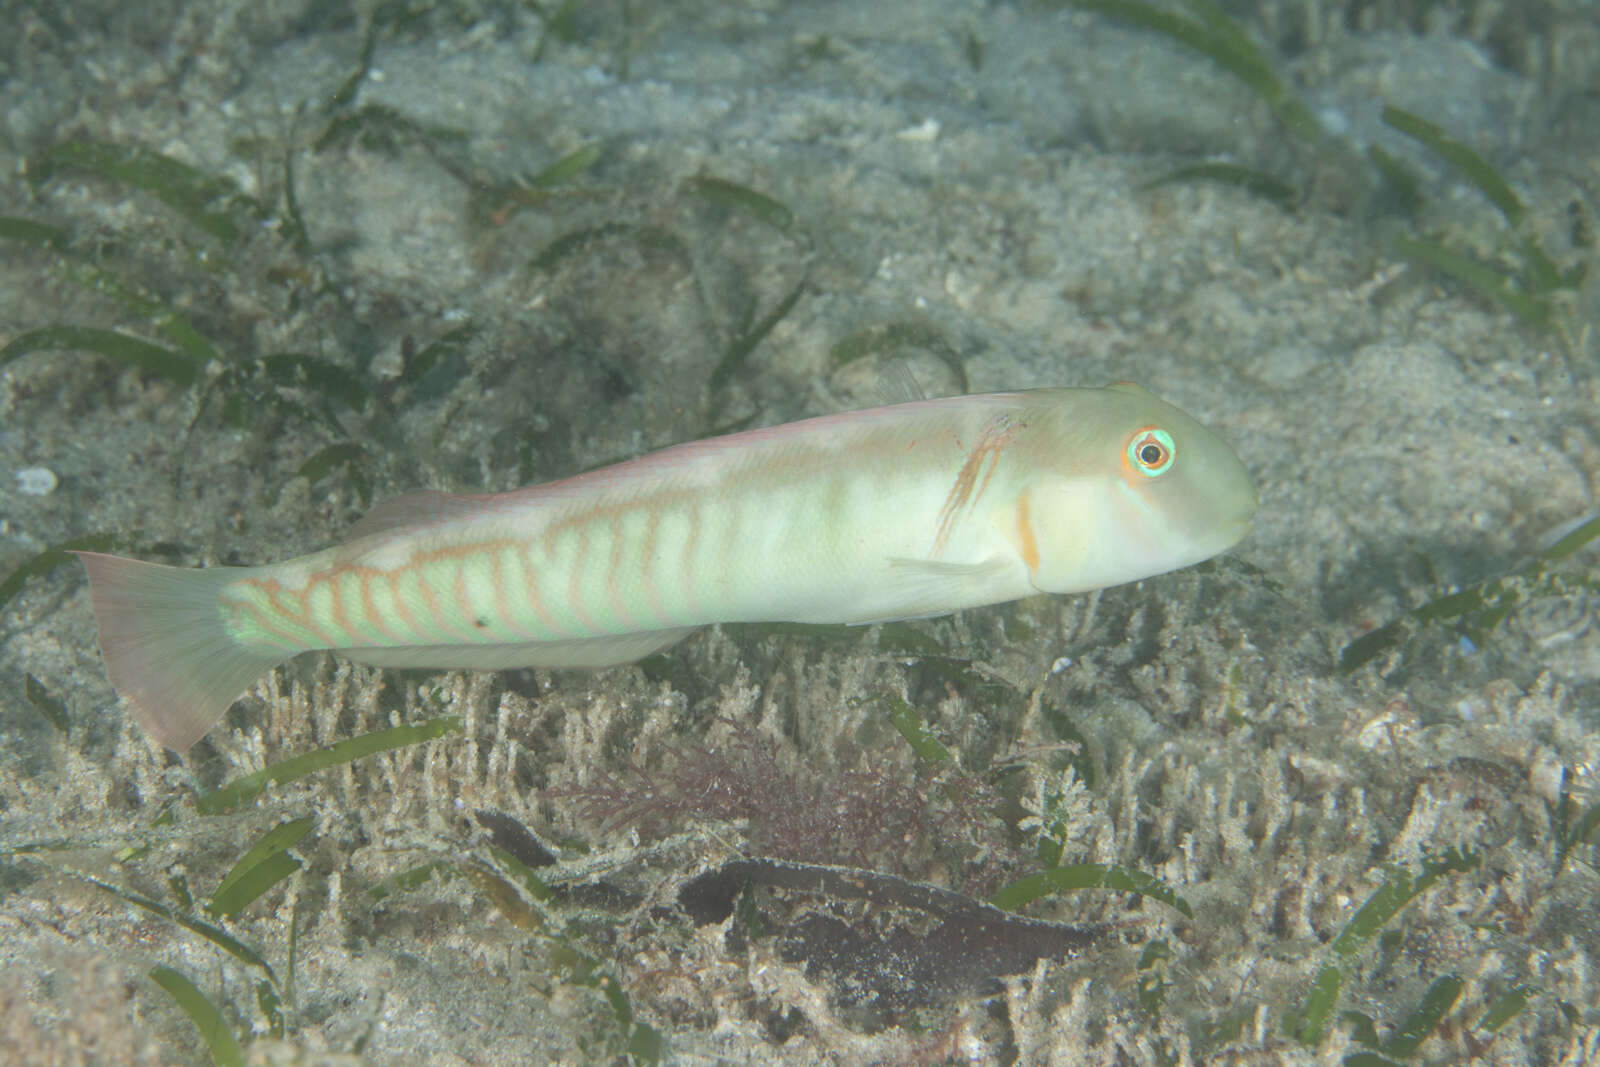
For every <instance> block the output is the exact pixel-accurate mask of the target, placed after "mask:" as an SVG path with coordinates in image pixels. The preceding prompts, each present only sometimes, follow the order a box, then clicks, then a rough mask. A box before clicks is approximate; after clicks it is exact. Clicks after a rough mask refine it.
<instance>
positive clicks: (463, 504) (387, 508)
mask: <svg viewBox="0 0 1600 1067" xmlns="http://www.w3.org/2000/svg"><path fill="white" fill-rule="evenodd" d="M487 499H489V498H487V497H482V496H458V495H456V494H454V493H441V492H439V491H438V490H436V489H428V490H424V491H423V492H420V493H406V494H405V495H404V496H397V497H391V498H390V499H388V500H380V501H379V502H378V503H377V504H375V505H374V506H373V508H372V510H371V511H369V512H367V513H366V514H365V515H363V516H361V518H360V519H359V520H357V522H356V524H355V525H354V526H352V527H351V528H350V533H349V534H348V535H347V538H346V539H347V540H350V541H359V540H360V539H362V538H364V537H372V536H374V535H376V534H386V533H394V532H395V531H397V530H410V529H415V528H416V527H419V526H431V525H434V524H435V523H440V522H449V521H450V520H452V519H466V518H471V517H473V516H477V515H482V514H483V513H484V510H485V502H486V500H487Z"/></svg>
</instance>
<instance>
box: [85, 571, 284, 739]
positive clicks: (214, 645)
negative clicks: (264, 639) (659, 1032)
mask: <svg viewBox="0 0 1600 1067" xmlns="http://www.w3.org/2000/svg"><path fill="white" fill-rule="evenodd" d="M75 555H76V556H77V557H78V558H79V559H80V560H82V561H83V565H84V567H86V568H87V569H88V571H89V598H90V600H92V601H93V603H94V616H95V620H96V621H97V622H98V623H99V624H100V654H101V656H102V657H104V659H105V661H106V673H107V674H108V675H109V676H110V678H111V684H112V686H114V687H115V688H116V690H117V693H118V694H119V695H121V696H122V697H123V699H125V700H126V701H127V702H128V705H129V706H130V707H131V708H132V709H133V714H134V717H135V718H136V719H138V720H139V725H141V726H143V727H144V728H145V730H147V731H148V732H149V733H150V735H151V736H152V737H154V738H155V739H156V740H157V741H160V742H161V743H162V744H163V745H166V746H167V747H168V748H171V749H176V750H177V751H179V752H182V751H183V750H184V749H186V748H188V747H189V746H190V745H192V744H194V743H195V742H196V741H198V740H200V738H202V737H204V736H205V735H206V733H207V732H209V731H210V729H211V728H212V727H213V726H215V725H216V723H217V720H218V719H220V718H222V715H223V713H224V712H226V711H227V710H228V706H229V705H230V704H232V703H233V702H234V701H235V700H237V699H238V698H239V695H240V694H241V693H243V692H244V691H245V690H246V689H248V688H249V687H250V685H251V683H253V682H254V681H255V680H256V679H257V678H259V677H261V675H263V674H265V673H266V672H267V671H269V670H271V669H272V668H273V667H275V666H277V665H278V664H279V663H281V662H283V660H284V658H285V657H284V655H283V654H282V653H275V652H261V651H256V650H252V649H250V648H248V647H247V646H245V645H241V644H240V643H239V642H237V641H235V640H234V639H233V638H231V637H230V636H228V632H227V630H225V629H224V628H223V625H222V615H221V611H220V595H221V592H222V589H223V587H224V586H226V585H227V584H228V583H229V582H231V581H233V580H234V579H235V578H236V577H237V572H236V571H234V572H231V573H230V570H229V569H227V568H211V569H203V570H195V569H191V568H187V567H164V566H161V565H160V564H156V563H141V562H140V561H138V560H133V559H123V558H122V557H121V556H108V555H105V554H103V553H100V552H78V553H75Z"/></svg>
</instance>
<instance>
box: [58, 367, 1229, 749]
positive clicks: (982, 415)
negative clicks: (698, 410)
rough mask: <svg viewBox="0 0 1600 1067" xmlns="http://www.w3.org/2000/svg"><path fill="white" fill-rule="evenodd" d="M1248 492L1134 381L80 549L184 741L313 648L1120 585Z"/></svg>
mask: <svg viewBox="0 0 1600 1067" xmlns="http://www.w3.org/2000/svg"><path fill="white" fill-rule="evenodd" d="M1256 507H1257V498H1256V492H1255V488H1254V486H1253V485H1252V484H1251V482H1250V478H1249V475H1248V474H1247V473H1246V471H1245V469H1244V466H1243V465H1242V464H1241V463H1240V462H1239V459H1238V457H1237V456H1235V455H1234V453H1233V452H1232V450H1231V449H1229V448H1228V446H1227V445H1226V444H1224V443H1223V442H1222V441H1221V439H1220V438H1218V437H1217V436H1216V435H1215V434H1213V433H1211V431H1209V430H1207V429H1206V428H1204V427H1203V426H1201V425H1200V424H1199V423H1197V422H1195V420H1194V419H1192V418H1190V417H1189V416H1188V415H1186V414H1185V413H1183V412H1182V411H1180V410H1179V409H1177V408H1175V407H1172V406H1171V405H1169V404H1167V403H1165V402H1164V401H1161V400H1160V399H1158V398H1156V397H1155V396H1153V395H1151V394H1150V393H1148V392H1146V391H1145V390H1143V389H1141V388H1139V387H1138V386H1135V385H1130V384H1126V383H1119V384H1117V385H1113V386H1108V387H1106V388H1104V389H1043V390H1037V391H1033V392H1022V393H991V394H981V395H976V396H963V397H950V398H946V399H942V400H929V401H918V402H915V403H910V404H898V405H893V406H889V407H882V408H872V409H868V410H866V411H857V412H849V413H845V414H840V415H830V416H824V417H822V418H816V419H807V420H804V421H801V422H796V423H789V424H787V425H783V426H776V427H768V428H763V429H758V430H750V431H746V432H743V433H738V434H732V435H729V436H726V437H719V438H712V439H709V440H705V441H695V442H690V443H688V444H684V445H678V446H675V447H672V448H667V449H663V450H661V451H659V452H655V453H651V454H650V455H647V456H643V457H641V458H639V459H637V460H632V461H630V462H627V463H621V464H617V465H616V466H613V467H608V468H605V469H603V470H599V471H594V472H591V473H589V474H584V475H579V476H577V477H575V478H568V479H565V480H562V481H557V482H551V483H548V484H544V485H535V486H530V487H528V488H526V489H520V490H517V491H515V492H511V493H500V494H493V495H483V496H451V495H449V494H444V493H424V494H417V495H415V496H412V497H403V498H400V499H398V500H396V501H389V502H386V503H384V504H381V505H379V507H378V508H377V509H375V511H374V513H373V514H372V515H371V516H369V517H368V519H366V520H364V521H363V523H362V524H361V525H360V526H359V527H358V529H357V531H356V534H355V536H353V537H352V538H351V540H349V541H348V542H347V543H345V544H344V545H341V546H339V547H337V548H334V549H328V550H325V551H323V552H320V553H315V554H312V555H309V556H304V557H300V558H298V559H293V560H287V561H284V562H282V563H278V564H271V565H267V566H261V567H251V568H242V569H240V568H209V569H203V570H185V569H180V568H172V567H159V566H156V565H153V564H147V563H140V562H137V561H133V560H125V559H120V558H118V557H114V556H108V555H104V554H96V553H82V554H80V555H81V558H82V559H83V561H84V564H85V566H86V567H87V569H88V571H89V577H90V593H91V597H92V599H93V601H94V609H95V614H96V617H97V619H98V621H99V624H100V641H101V649H102V653H103V655H104V658H105V661H106V665H107V672H108V674H109V675H110V676H111V680H112V684H113V685H114V686H115V687H116V689H117V691H118V692H119V693H120V694H121V695H122V696H123V697H124V698H126V699H127V701H128V703H129V705H130V706H131V707H132V709H133V711H134V714H135V715H136V716H137V717H138V718H139V720H140V722H141V723H143V724H144V726H145V727H146V729H148V730H149V731H150V732H151V733H152V734H153V735H154V736H155V737H156V738H157V739H158V740H160V741H161V742H162V743H163V744H166V745H168V746H170V747H172V748H176V749H183V748H185V747H187V746H188V745H190V744H192V743H193V742H194V741H195V740H197V739H198V738H199V737H200V736H202V735H203V734H204V733H205V732H206V731H207V730H209V729H210V728H211V726H212V725H213V724H214V723H215V721H216V720H217V719H218V718H220V717H221V715H222V713H223V712H224V711H226V710H227V707H228V705H229V704H230V703H231V702H232V701H233V700H234V699H235V698H236V697H237V696H238V694H239V693H240V692H241V691H243V690H244V689H245V688H246V687H247V686H248V685H249V684H250V683H251V682H252V681H253V680H255V679H256V678H257V677H259V676H260V675H261V674H262V673H263V672H265V671H266V670H269V669H270V668H271V667H272V666H274V665H275V664H277V663H280V662H282V661H284V660H286V659H288V658H289V657H291V656H293V655H295V654H298V653H300V652H309V651H315V650H321V649H328V650H333V651H335V652H337V653H338V654H341V655H347V656H350V657H352V658H355V659H358V660H361V661H363V662H367V663H374V664H378V665H383V666H409V667H469V668H477V669H499V668H503V667H511V666H541V667H562V666H567V667H585V668H597V667H605V666H610V665H613V664H617V663H625V662H629V661H631V660H633V659H637V658H639V657H641V656H644V655H647V654H650V653H652V652H655V651H657V650H659V649H661V648H663V647H665V646H666V645H669V644H671V643H672V642H673V641H676V640H678V639H680V638H682V637H683V636H685V635H686V634H688V633H690V632H692V631H693V630H694V629H696V628H698V627H700V626H704V625H708V624H711V623H717V622H805V623H872V622H884V621H889V620H893V619H904V618H913V617H920V616H927V615H939V614H947V613H949V612H953V611H960V610H962V609H965V608H970V607H976V606H980V605H983V604H993V603H1000V602H1003V601H1007V600H1014V599H1017V598H1020V597H1024V596H1029V595H1032V594H1034V593H1036V592H1078V591H1084V590H1089V589H1097V588H1101V587H1104V586H1107V585H1114V584H1117V583H1119V582H1127V581H1135V580H1138V579H1140V578H1145V577H1149V576H1151V575H1154V574H1159V573H1161V572H1163V571H1166V570H1171V569H1173V568H1175V567H1182V566H1186V565H1188V564H1190V563H1194V562H1196V561H1198V560H1201V559H1205V558H1207V557H1209V556H1212V555H1215V554H1216V553H1218V552H1221V551H1223V550H1224V549H1226V548H1227V547H1228V546H1230V545H1232V544H1233V543H1234V542H1236V541H1237V540H1238V539H1239V538H1240V537H1242V536H1244V533H1245V532H1246V530H1247V528H1248V523H1249V520H1250V518H1251V516H1252V515H1253V514H1254V513H1255V510H1256Z"/></svg>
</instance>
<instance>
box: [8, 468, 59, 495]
mask: <svg viewBox="0 0 1600 1067" xmlns="http://www.w3.org/2000/svg"><path fill="white" fill-rule="evenodd" d="M60 484H61V479H59V478H57V477H56V472H55V471H53V470H51V469H50V468H49V467H24V468H22V469H21V470H19V471H18V472H17V489H18V490H19V491H20V492H22V493H25V494H26V495H28V496H49V495H50V494H51V493H53V492H55V491H56V486H58V485H60Z"/></svg>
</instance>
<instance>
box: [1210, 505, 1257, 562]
mask: <svg viewBox="0 0 1600 1067" xmlns="http://www.w3.org/2000/svg"><path fill="white" fill-rule="evenodd" d="M1254 519H1255V512H1253V511H1252V512H1251V513H1250V514H1249V515H1244V516H1242V517H1240V518H1237V519H1234V520H1233V521H1232V522H1227V523H1223V524H1222V526H1221V527H1220V528H1218V530H1217V537H1216V540H1215V542H1213V544H1214V545H1215V547H1214V549H1213V551H1212V555H1216V554H1217V553H1220V552H1225V551H1227V550H1228V549H1230V548H1232V547H1233V546H1234V545H1236V544H1238V543H1239V542H1240V541H1243V540H1244V539H1245V536H1246V535H1248V534H1249V533H1250V529H1251V526H1252V525H1253V520H1254Z"/></svg>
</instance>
